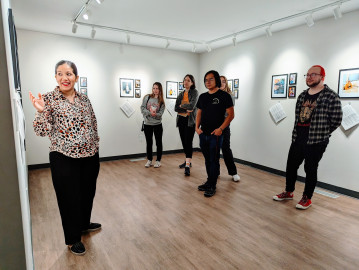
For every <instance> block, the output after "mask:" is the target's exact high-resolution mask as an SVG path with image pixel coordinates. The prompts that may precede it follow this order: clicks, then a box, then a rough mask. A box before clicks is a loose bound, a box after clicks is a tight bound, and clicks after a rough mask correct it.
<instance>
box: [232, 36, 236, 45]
mask: <svg viewBox="0 0 359 270" xmlns="http://www.w3.org/2000/svg"><path fill="white" fill-rule="evenodd" d="M232 41H233V46H234V47H236V45H237V37H236V36H234V37H233V38H232Z"/></svg>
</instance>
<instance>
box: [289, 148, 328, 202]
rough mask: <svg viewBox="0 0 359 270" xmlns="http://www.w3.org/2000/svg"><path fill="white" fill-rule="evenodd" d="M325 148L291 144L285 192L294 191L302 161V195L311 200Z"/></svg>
mask: <svg viewBox="0 0 359 270" xmlns="http://www.w3.org/2000/svg"><path fill="white" fill-rule="evenodd" d="M326 148H327V144H315V145H308V144H296V143H292V144H291V146H290V149H289V153H288V160H287V170H286V188H285V190H286V191H288V192H293V191H294V189H295V182H296V180H297V176H298V168H299V166H300V165H301V164H302V162H303V160H304V171H305V188H304V192H303V195H307V197H308V198H309V199H311V198H312V196H313V192H314V189H315V186H316V185H317V180H318V175H317V174H318V165H319V161H320V160H321V159H322V157H323V153H324V152H325V149H326Z"/></svg>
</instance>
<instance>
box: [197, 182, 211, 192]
mask: <svg viewBox="0 0 359 270" xmlns="http://www.w3.org/2000/svg"><path fill="white" fill-rule="evenodd" d="M207 189H209V185H208V184H207V182H205V183H203V184H202V185H199V186H198V190H199V191H206V190H207Z"/></svg>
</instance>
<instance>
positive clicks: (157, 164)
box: [153, 160, 161, 168]
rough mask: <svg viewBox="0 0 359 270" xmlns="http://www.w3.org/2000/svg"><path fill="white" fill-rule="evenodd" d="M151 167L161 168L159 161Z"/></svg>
mask: <svg viewBox="0 0 359 270" xmlns="http://www.w3.org/2000/svg"><path fill="white" fill-rule="evenodd" d="M153 167H155V168H159V167H161V161H158V160H157V161H156V162H155V165H154V166H153Z"/></svg>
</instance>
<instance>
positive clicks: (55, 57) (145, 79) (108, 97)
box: [18, 30, 199, 165]
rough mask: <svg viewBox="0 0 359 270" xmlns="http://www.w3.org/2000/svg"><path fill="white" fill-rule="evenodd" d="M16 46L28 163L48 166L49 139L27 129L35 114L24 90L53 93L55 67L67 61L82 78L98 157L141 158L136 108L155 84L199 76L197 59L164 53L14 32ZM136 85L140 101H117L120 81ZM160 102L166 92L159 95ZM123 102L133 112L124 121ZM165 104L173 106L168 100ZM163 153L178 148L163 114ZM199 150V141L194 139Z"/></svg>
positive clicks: (141, 137) (167, 115)
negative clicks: (94, 120)
mask: <svg viewBox="0 0 359 270" xmlns="http://www.w3.org/2000/svg"><path fill="white" fill-rule="evenodd" d="M18 47H19V59H20V72H21V83H22V85H21V87H22V91H23V105H24V112H25V115H26V125H27V130H26V145H27V160H28V164H29V165H32V164H44V163H48V162H49V158H48V153H49V144H50V143H49V139H48V138H47V137H37V136H36V135H35V133H34V131H33V128H32V121H33V119H34V116H35V109H34V108H33V107H32V105H31V103H30V101H29V99H28V91H32V92H33V93H34V94H37V93H45V92H48V91H51V90H53V89H54V88H55V86H56V85H57V84H56V80H55V64H56V63H57V62H58V61H59V60H61V59H66V60H71V61H73V62H74V63H75V64H76V65H77V68H78V71H79V76H80V77H87V84H88V87H87V90H88V96H89V98H90V100H91V103H92V106H93V108H94V111H95V114H96V117H97V121H98V130H99V136H100V157H111V156H121V155H130V154H138V153H145V152H146V150H145V137H144V135H143V132H140V128H141V125H142V119H143V118H142V114H141V112H140V106H141V103H142V98H143V97H144V95H145V94H148V93H151V89H152V84H153V83H154V82H155V81H159V82H161V83H162V85H163V87H164V91H165V89H166V81H177V82H178V81H182V80H183V77H184V76H185V75H186V74H187V73H190V74H193V75H194V76H195V78H197V77H198V69H199V55H198V54H194V53H186V52H176V51H172V50H166V49H154V48H148V47H138V46H128V45H121V44H115V43H110V42H103V41H97V40H91V39H80V38H76V37H66V36H59V35H53V34H46V33H39V32H32V31H26V30H18ZM120 78H130V79H140V80H141V92H142V93H141V98H124V97H120V91H119V79H120ZM164 97H165V93H164ZM126 101H128V102H129V103H130V104H131V105H132V106H133V108H134V109H135V113H134V114H133V115H132V116H131V117H130V118H128V117H127V116H126V115H125V114H124V113H123V112H122V110H121V109H120V106H121V105H123V104H124V103H125V102H126ZM165 102H167V103H168V102H175V99H167V100H165ZM163 129H164V133H163V147H164V150H165V151H166V150H177V149H181V148H182V145H181V141H180V137H179V134H178V129H177V128H176V115H173V116H171V114H170V113H169V112H168V111H167V110H166V111H165V113H164V115H163ZM194 146H195V147H198V138H197V137H196V138H195V140H194ZM153 150H154V151H156V147H155V143H154V147H153Z"/></svg>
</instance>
